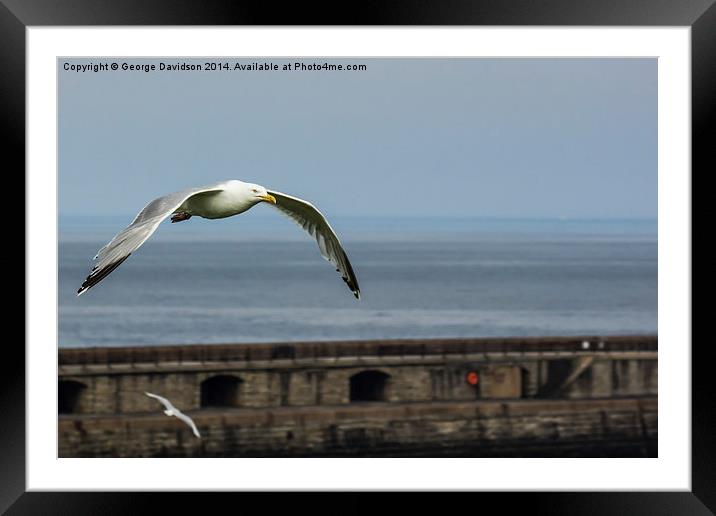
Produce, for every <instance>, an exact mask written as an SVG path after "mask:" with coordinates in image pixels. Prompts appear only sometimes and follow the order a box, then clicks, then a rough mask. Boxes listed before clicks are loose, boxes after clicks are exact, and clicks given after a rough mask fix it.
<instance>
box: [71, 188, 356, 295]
mask: <svg viewBox="0 0 716 516" xmlns="http://www.w3.org/2000/svg"><path fill="white" fill-rule="evenodd" d="M261 202H266V203H269V204H270V205H272V206H274V207H276V208H278V209H279V210H280V211H282V212H283V213H284V214H286V215H288V216H289V217H290V218H291V219H293V221H294V222H296V224H298V225H299V226H301V227H302V228H303V229H304V230H305V231H306V232H308V234H309V235H311V236H312V237H314V238H315V239H316V242H317V243H318V248H319V250H320V252H321V255H322V256H323V258H325V259H326V260H327V261H329V262H330V263H332V264H333V266H335V267H336V271H337V272H338V273H339V274H340V275H341V278H343V281H344V282H345V283H346V285H347V286H348V288H349V289H350V291H351V292H352V293H353V295H354V296H355V297H356V299H360V288H359V287H358V280H357V279H356V275H355V273H354V272H353V267H352V266H351V262H350V261H348V256H347V255H346V252H345V251H344V250H343V246H341V243H340V241H339V240H338V236H337V235H336V233H335V231H333V228H332V227H331V226H330V224H329V223H328V221H327V220H326V218H325V217H324V216H323V214H322V213H321V212H320V211H318V209H317V208H316V207H315V206H314V205H313V204H311V203H310V202H308V201H304V200H303V199H299V198H298V197H292V196H290V195H287V194H284V193H281V192H276V191H269V190H266V188H264V187H263V186H260V185H257V184H253V183H244V182H243V181H237V180H230V181H224V182H221V183H216V184H213V185H207V186H200V187H196V188H188V189H186V190H181V191H179V192H174V193H171V194H168V195H165V196H163V197H158V198H156V199H154V200H153V201H152V202H150V203H149V204H147V205H146V206H145V207H144V208H143V209H142V211H140V212H139V213H138V214H137V216H136V217H135V218H134V220H133V221H132V223H131V224H130V225H129V226H127V227H126V228H124V229H123V230H122V231H120V232H119V233H117V234H116V235H115V237H114V238H113V239H112V240H110V241H109V243H108V244H107V245H105V246H104V247H103V248H102V249H100V250H99V251H98V252H97V255H96V256H95V257H94V260H95V261H96V263H95V266H94V267H93V268H92V271H91V272H90V274H89V276H87V278H86V279H85V280H84V282H83V283H82V285H81V286H80V288H79V290H77V295H78V296H80V295H82V294H84V293H85V292H87V291H88V290H89V289H91V288H92V287H94V286H95V285H96V284H97V283H99V282H100V281H102V280H103V279H104V278H106V277H107V276H108V275H109V274H110V273H111V272H112V271H113V270H114V269H116V268H117V267H119V266H120V265H121V264H122V262H124V260H126V259H127V258H129V256H130V255H131V254H132V253H133V252H134V251H136V250H137V249H139V247H140V246H141V245H142V244H143V243H144V242H145V241H146V240H147V239H148V238H149V237H150V236H152V234H153V233H154V231H155V230H156V229H157V227H158V226H159V224H160V223H161V222H162V221H164V219H166V218H167V217H169V216H170V215H171V221H172V223H175V222H182V221H185V220H188V219H190V218H191V217H192V216H197V217H203V218H205V219H223V218H226V217H231V216H233V215H238V214H239V213H243V212H245V211H247V210H249V209H251V208H252V207H254V206H255V205H257V204H258V203H261Z"/></svg>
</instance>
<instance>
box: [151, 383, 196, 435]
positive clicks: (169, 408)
mask: <svg viewBox="0 0 716 516" xmlns="http://www.w3.org/2000/svg"><path fill="white" fill-rule="evenodd" d="M144 394H146V395H147V396H149V397H150V398H154V399H156V400H159V401H160V402H161V404H162V405H164V407H166V410H164V413H165V414H166V415H167V416H175V417H176V418H178V419H181V420H182V421H184V422H185V423H186V424H187V425H189V426H190V427H191V431H192V432H194V435H195V436H197V437H199V438H201V435H199V430H197V428H196V425H195V424H194V421H192V419H191V418H190V417H189V416H187V415H186V414H184V413H183V412H182V411H181V410H179V409H178V408H176V407H175V406H174V405H172V402H171V401H169V400H168V399H166V398H162V397H161V396H157V395H156V394H152V393H151V392H146V391H145V392H144Z"/></svg>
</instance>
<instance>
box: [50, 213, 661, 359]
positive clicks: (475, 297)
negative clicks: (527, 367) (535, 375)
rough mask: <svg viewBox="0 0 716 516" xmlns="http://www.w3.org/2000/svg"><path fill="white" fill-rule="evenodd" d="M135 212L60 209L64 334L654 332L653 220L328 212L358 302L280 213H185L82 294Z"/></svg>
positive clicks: (139, 338) (67, 342)
mask: <svg viewBox="0 0 716 516" xmlns="http://www.w3.org/2000/svg"><path fill="white" fill-rule="evenodd" d="M131 218H132V216H131V215H129V216H127V217H126V218H116V217H112V218H104V219H103V218H95V219H92V220H89V219H87V218H85V217H71V216H62V217H61V218H60V228H59V234H60V242H59V294H58V297H59V299H58V303H59V346H60V347H83V346H126V345H160V344H196V343H246V342H288V341H302V340H343V339H395V338H430V337H489V336H547V335H582V334H587V335H593V334H600V335H609V334H638V333H651V334H655V333H657V287H658V274H657V272H658V263H657V258H658V253H657V223H656V221H651V220H606V221H604V220H602V221H599V220H597V221H585V220H580V221H570V220H484V219H444V220H435V219H425V220H420V219H410V220H400V219H360V220H355V219H348V218H345V219H341V218H340V217H337V218H335V219H334V218H331V223H332V225H333V226H334V228H335V229H336V231H337V233H338V235H339V237H340V238H341V240H342V242H343V244H344V247H345V249H346V252H347V253H348V256H349V258H350V260H351V262H352V264H353V267H354V269H355V272H356V274H357V277H358V281H359V283H360V287H361V291H362V299H361V300H360V301H356V300H355V299H354V298H353V296H352V295H351V293H350V292H349V291H348V289H347V288H346V287H345V285H344V283H343V281H341V279H340V277H339V276H338V274H337V273H336V272H335V270H334V269H333V268H332V267H331V266H330V265H329V264H328V263H326V262H325V261H324V260H323V259H322V258H321V257H320V255H319V254H318V248H317V246H316V244H315V242H313V241H312V240H311V239H310V238H309V237H308V236H307V235H305V234H303V233H302V232H301V231H300V230H299V229H298V228H297V227H296V226H293V225H292V224H291V222H290V221H288V220H287V219H283V218H282V217H280V216H279V215H277V216H276V217H264V216H261V215H259V216H252V217H249V216H248V215H242V216H240V217H234V218H232V219H226V220H223V221H205V220H201V219H199V220H195V219H191V220H190V221H187V222H183V223H181V224H169V223H164V224H162V226H160V228H159V229H158V230H157V232H156V233H155V235H154V236H153V237H152V238H151V239H150V240H148V241H147V242H146V243H145V244H144V246H142V248H141V249H140V250H138V251H137V252H136V253H134V254H133V255H132V256H131V258H130V259H129V260H127V261H126V262H125V263H124V264H123V265H122V266H121V267H119V268H118V269H117V270H116V271H115V272H113V273H112V274H111V275H110V276H108V277H107V278H106V279H105V280H103V281H102V282H101V283H100V284H99V285H97V286H96V287H95V288H93V289H91V290H90V291H88V292H87V293H86V294H84V295H83V296H80V297H77V296H76V291H77V288H78V287H79V285H80V284H81V283H82V280H83V279H84V278H85V277H86V275H87V274H88V272H89V270H90V268H91V265H92V260H91V259H92V257H93V256H94V254H95V253H96V252H97V250H98V249H99V248H100V247H101V246H102V245H104V244H105V243H106V242H107V241H108V240H109V239H110V238H111V237H112V236H113V235H114V234H115V233H116V232H117V231H119V230H120V229H121V228H122V227H124V226H125V225H126V224H127V223H128V222H129V221H130V220H131Z"/></svg>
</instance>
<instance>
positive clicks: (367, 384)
mask: <svg viewBox="0 0 716 516" xmlns="http://www.w3.org/2000/svg"><path fill="white" fill-rule="evenodd" d="M389 379H390V375H389V374H386V373H383V372H381V371H363V372H361V373H357V374H354V375H353V376H351V378H350V390H351V392H350V396H351V397H350V400H351V402H356V401H385V399H386V395H385V394H386V387H387V384H388V380H389Z"/></svg>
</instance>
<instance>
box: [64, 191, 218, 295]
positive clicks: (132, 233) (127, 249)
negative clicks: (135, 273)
mask: <svg viewBox="0 0 716 516" xmlns="http://www.w3.org/2000/svg"><path fill="white" fill-rule="evenodd" d="M222 190H223V188H222V183H218V184H215V185H211V186H201V187H197V188H188V189H186V190H182V191H179V192H174V193H171V194H169V195H165V196H164V197H158V198H156V199H154V200H153V201H152V202H150V203H149V204H147V205H146V206H145V207H144V209H142V211H140V212H139V213H138V214H137V216H136V217H135V218H134V220H133V221H132V223H131V224H130V225H129V226H127V227H126V228H124V229H123V230H122V231H120V232H119V233H117V234H116V235H115V237H114V238H113V239H112V240H110V241H109V243H108V244H107V245H105V246H104V247H103V248H102V249H100V250H99V251H98V252H97V255H96V256H95V257H94V259H95V260H96V261H97V263H96V264H95V266H94V267H93V268H92V271H91V272H90V274H89V276H87V279H85V281H84V283H82V286H80V288H79V290H77V295H78V296H79V295H81V294H82V293H84V292H86V291H87V290H89V289H90V288H92V287H94V286H95V285H96V284H97V283H99V282H100V281H102V280H103V279H104V278H106V277H107V276H108V275H109V273H111V272H112V271H113V270H114V269H116V268H117V267H119V266H120V265H121V264H122V262H123V261H124V260H126V259H127V258H129V256H130V255H131V254H132V252H134V251H135V250H136V249H138V248H139V246H141V245H142V244H143V243H144V242H145V241H146V240H147V239H148V238H149V237H150V236H151V235H152V233H154V231H155V230H156V229H157V226H159V224H160V223H161V222H162V221H163V220H164V219H166V218H167V217H168V216H169V215H171V214H172V213H173V212H174V210H176V209H177V208H179V207H180V206H181V205H182V204H183V203H184V202H185V201H186V200H187V199H189V198H190V197H194V196H196V195H213V194H215V193H218V192H221V191H222Z"/></svg>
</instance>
